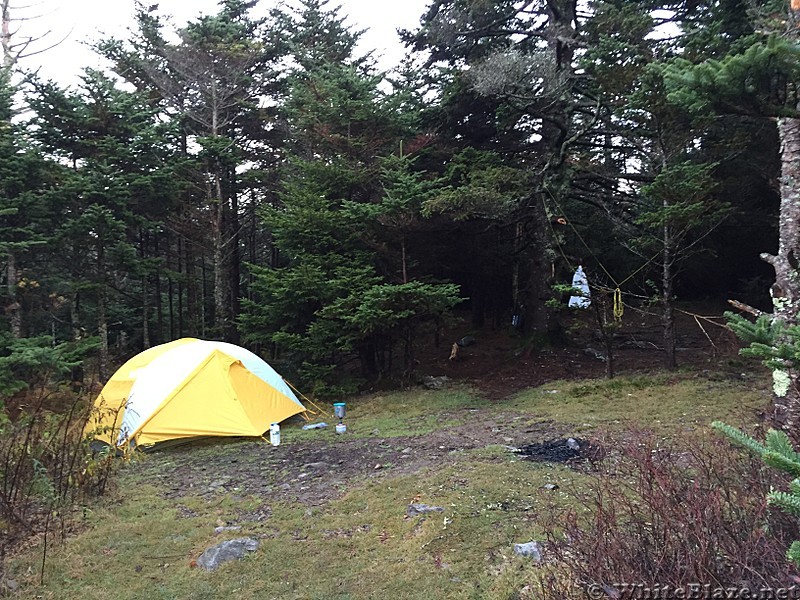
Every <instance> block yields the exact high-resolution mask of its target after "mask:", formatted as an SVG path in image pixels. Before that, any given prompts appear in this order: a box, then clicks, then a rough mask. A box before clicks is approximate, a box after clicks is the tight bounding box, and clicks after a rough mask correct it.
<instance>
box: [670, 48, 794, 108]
mask: <svg viewBox="0 0 800 600" xmlns="http://www.w3.org/2000/svg"><path fill="white" fill-rule="evenodd" d="M749 42H750V43H749V45H747V46H746V49H745V50H744V51H742V52H738V53H733V54H729V55H727V56H725V57H724V58H722V59H711V60H707V61H704V62H702V63H700V64H692V63H691V62H690V61H688V60H686V59H684V58H676V59H675V60H674V61H673V62H672V63H671V64H670V65H669V66H668V67H667V69H666V70H665V74H664V76H665V81H666V83H667V86H668V88H669V99H670V101H671V102H674V103H675V104H676V105H679V106H682V107H684V108H685V109H686V110H687V111H689V112H690V113H692V114H694V115H696V116H702V115H709V114H712V113H713V112H715V111H728V112H731V111H733V112H736V113H742V112H747V113H751V114H772V115H785V114H794V113H795V106H794V104H793V101H792V99H791V94H787V85H788V84H789V82H790V81H796V80H797V78H798V76H800V60H798V59H800V48H798V46H797V44H795V43H793V42H791V41H790V40H787V39H783V38H779V37H777V36H771V37H768V38H766V39H764V38H763V37H755V36H754V37H752V38H750V40H749Z"/></svg>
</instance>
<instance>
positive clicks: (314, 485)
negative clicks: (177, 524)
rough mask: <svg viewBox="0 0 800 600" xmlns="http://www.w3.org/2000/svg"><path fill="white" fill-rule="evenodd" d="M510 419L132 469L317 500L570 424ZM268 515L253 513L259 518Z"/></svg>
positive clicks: (173, 479)
mask: <svg viewBox="0 0 800 600" xmlns="http://www.w3.org/2000/svg"><path fill="white" fill-rule="evenodd" d="M503 417H504V416H500V417H498V416H497V415H494V416H493V418H492V419H491V420H485V419H482V418H480V415H476V418H475V419H474V422H471V423H468V424H465V425H461V426H457V427H450V428H447V429H442V430H439V431H435V432H432V433H429V434H426V435H420V436H403V437H393V438H379V437H368V438H348V437H347V434H345V435H343V436H339V437H336V438H334V439H332V440H330V441H327V440H325V439H323V438H322V437H321V439H320V440H315V441H306V442H298V443H293V444H285V445H281V446H278V447H272V446H270V445H268V444H265V443H264V442H263V441H261V442H256V441H250V440H237V441H231V442H227V443H225V442H219V441H216V442H214V443H211V442H208V443H207V445H206V447H203V444H199V443H197V444H189V445H186V446H181V447H176V448H171V449H167V450H163V451H157V452H154V453H153V454H152V455H150V456H148V458H147V460H145V461H142V462H141V463H139V464H136V465H134V466H133V469H134V471H135V473H136V474H137V475H138V476H141V477H142V478H144V479H145V480H147V481H148V482H150V483H152V484H153V485H155V486H156V487H158V488H160V489H162V490H164V491H163V496H164V497H166V498H170V499H174V500H179V499H180V498H182V497H185V496H200V497H203V498H206V499H208V500H213V499H214V498H216V497H220V498H221V497H222V496H223V495H225V494H230V495H236V496H241V497H247V496H257V497H261V498H264V500H265V501H266V502H275V501H286V502H299V503H301V504H304V505H307V506H316V505H320V504H324V503H326V502H328V501H330V500H332V499H335V498H338V497H340V496H341V495H343V494H344V493H346V492H347V490H348V489H350V488H352V487H355V486H358V485H361V484H362V483H363V482H364V481H366V480H370V479H379V478H384V477H396V476H398V475H405V474H412V473H417V472H419V471H422V470H425V469H428V468H431V467H437V468H439V467H445V466H448V465H452V464H455V463H456V462H457V461H458V460H460V456H461V455H462V453H463V452H464V451H467V450H474V449H477V448H484V447H486V446H489V445H494V444H497V445H511V444H514V445H517V446H518V445H523V444H526V443H532V442H534V441H536V440H542V439H549V438H553V437H556V436H563V435H564V434H566V429H565V427H564V426H561V425H558V424H555V423H553V422H552V421H543V422H541V423H535V424H532V425H531V424H527V423H526V424H525V426H524V427H523V425H522V421H523V419H524V417H522V416H520V415H519V414H509V415H505V417H507V418H503ZM184 513H188V511H183V512H182V515H183V516H186V515H184ZM189 514H190V513H189ZM265 517H266V515H262V514H253V515H248V518H250V519H254V520H261V519H263V518H265Z"/></svg>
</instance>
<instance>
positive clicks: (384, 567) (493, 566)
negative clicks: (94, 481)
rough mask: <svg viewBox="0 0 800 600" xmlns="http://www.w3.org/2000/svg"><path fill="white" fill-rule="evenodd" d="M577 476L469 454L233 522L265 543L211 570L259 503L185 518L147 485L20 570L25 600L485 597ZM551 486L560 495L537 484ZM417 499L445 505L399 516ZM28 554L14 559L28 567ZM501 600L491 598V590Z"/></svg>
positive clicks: (192, 503)
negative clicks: (216, 549)
mask: <svg viewBox="0 0 800 600" xmlns="http://www.w3.org/2000/svg"><path fill="white" fill-rule="evenodd" d="M581 478H582V476H581V475H579V474H577V473H575V472H574V471H571V470H569V469H566V468H564V467H560V466H548V465H536V464H531V463H524V462H520V461H514V460H513V459H509V458H508V456H507V453H505V451H502V450H499V449H493V448H489V449H485V450H481V451H475V452H471V453H467V454H466V455H465V456H464V459H463V462H462V464H460V465H459V467H458V468H452V467H450V468H447V469H444V470H440V471H430V472H427V473H425V474H424V475H423V476H402V477H398V478H394V479H392V480H391V481H390V482H380V483H370V484H367V485H365V486H364V487H361V488H359V489H355V490H353V491H351V492H350V493H349V494H347V495H346V496H344V497H343V498H341V499H340V500H336V501H334V502H331V503H330V504H328V505H326V506H324V507H322V508H317V509H306V508H305V507H302V506H291V505H273V506H272V507H271V508H272V516H271V517H270V518H269V519H267V520H265V521H263V522H261V523H250V524H248V523H242V525H243V530H242V531H241V532H237V533H234V534H225V535H226V536H228V537H238V536H239V535H253V536H257V537H260V538H261V547H260V548H259V550H258V551H257V552H256V553H255V554H253V555H252V556H251V557H248V558H247V559H246V560H245V561H244V562H243V563H238V564H229V565H226V566H224V567H222V568H221V569H220V570H219V571H217V572H215V573H205V572H202V571H200V570H198V569H193V568H192V567H191V561H192V559H193V558H195V557H196V556H197V555H199V553H200V552H201V551H202V550H203V549H204V548H205V547H207V546H209V545H211V544H213V543H215V542H217V541H220V540H221V539H225V538H224V537H221V536H215V535H214V534H213V530H214V527H215V526H216V525H217V524H219V523H229V522H232V521H233V520H234V519H235V515H236V514H237V513H238V512H239V511H241V510H242V509H243V508H247V509H252V508H254V507H255V506H256V505H257V504H259V502H260V501H259V500H257V499H253V498H242V499H232V498H230V497H226V498H222V499H221V501H219V502H208V501H206V500H203V499H201V498H184V499H181V502H180V503H181V505H182V507H183V509H184V510H186V509H189V510H191V511H194V513H196V516H191V517H189V518H180V511H179V510H178V509H176V508H175V506H174V503H173V502H169V501H165V500H163V499H161V498H160V497H159V494H158V490H156V489H154V488H152V487H149V486H140V487H136V488H134V489H133V490H131V491H130V493H126V497H125V498H124V501H122V502H120V503H115V504H107V505H105V506H102V507H98V508H97V509H96V510H95V511H93V512H92V514H91V516H90V517H89V523H88V525H89V528H88V530H87V531H86V533H84V534H83V535H80V536H78V537H77V538H75V539H73V540H70V541H69V542H68V543H67V544H66V545H63V546H61V547H59V548H58V549H56V550H55V551H53V552H52V554H51V555H50V556H49V557H48V569H47V577H46V580H45V585H44V586H41V587H39V586H36V585H34V584H35V581H34V580H35V576H34V575H33V574H31V576H30V577H28V582H27V583H28V585H30V586H31V587H30V588H28V589H29V591H30V592H32V593H33V594H34V595H32V596H31V597H40V598H53V599H57V598H58V599H65V600H67V599H72V598H75V599H79V598H80V599H87V600H94V599H97V600H101V599H103V600H104V599H105V598H106V597H107V596H108V592H109V590H125V592H124V595H123V596H124V597H125V598H130V599H131V600H134V599H142V600H144V599H152V598H192V599H195V598H196V599H202V598H209V599H210V598H219V597H225V596H227V595H228V594H235V595H236V597H243V598H251V597H252V598H255V597H266V598H319V599H328V598H370V597H378V596H386V597H389V598H408V599H416V598H419V599H420V600H422V599H429V598H485V597H495V596H494V595H493V594H494V592H493V590H494V588H495V587H496V585H497V581H496V578H497V576H498V575H499V574H500V573H503V572H504V571H506V570H507V569H519V568H521V566H522V565H523V564H524V562H525V561H523V560H522V559H520V558H517V557H513V554H512V551H511V550H512V545H513V544H514V543H517V542H526V541H530V540H531V539H534V538H535V537H536V535H537V533H539V531H540V530H539V527H538V525H537V521H538V520H539V519H541V516H542V514H544V513H547V512H549V511H551V510H552V507H553V505H558V504H559V503H563V502H565V501H566V499H567V495H566V494H564V493H563V492H562V491H561V490H567V489H569V487H570V486H573V485H579V484H580V480H581ZM545 483H556V484H558V485H559V486H560V490H556V491H547V490H544V489H542V486H543V485H544V484H545ZM412 499H416V500H418V501H421V502H426V503H430V504H435V505H438V506H442V507H445V512H443V513H435V514H432V515H431V516H427V517H413V518H406V517H405V509H406V506H407V504H408V503H409V502H410V501H411V500H412ZM35 559H36V555H35V553H33V554H32V555H29V556H28V557H24V558H23V559H21V560H19V561H18V562H17V563H16V564H15V565H14V569H13V570H14V571H16V572H17V573H25V572H26V568H27V567H26V565H30V564H31V562H30V561H32V560H35ZM497 597H500V596H497Z"/></svg>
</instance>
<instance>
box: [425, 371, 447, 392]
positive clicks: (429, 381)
mask: <svg viewBox="0 0 800 600" xmlns="http://www.w3.org/2000/svg"><path fill="white" fill-rule="evenodd" d="M449 381H450V378H449V377H448V376H447V375H442V376H440V377H433V376H431V375H426V376H425V377H423V378H422V385H424V386H425V387H426V388H428V389H429V390H440V389H442V388H443V387H445V386H446V385H447V383H448V382H449Z"/></svg>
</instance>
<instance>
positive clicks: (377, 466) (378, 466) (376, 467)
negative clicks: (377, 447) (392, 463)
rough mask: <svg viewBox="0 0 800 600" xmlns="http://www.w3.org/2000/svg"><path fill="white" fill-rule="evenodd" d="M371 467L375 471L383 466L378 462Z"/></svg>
mask: <svg viewBox="0 0 800 600" xmlns="http://www.w3.org/2000/svg"><path fill="white" fill-rule="evenodd" d="M373 468H374V469H375V470H376V471H378V470H380V469H382V468H383V465H382V464H380V463H378V464H377V465H375V466H374V467H373Z"/></svg>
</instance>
